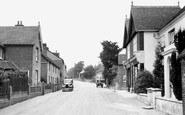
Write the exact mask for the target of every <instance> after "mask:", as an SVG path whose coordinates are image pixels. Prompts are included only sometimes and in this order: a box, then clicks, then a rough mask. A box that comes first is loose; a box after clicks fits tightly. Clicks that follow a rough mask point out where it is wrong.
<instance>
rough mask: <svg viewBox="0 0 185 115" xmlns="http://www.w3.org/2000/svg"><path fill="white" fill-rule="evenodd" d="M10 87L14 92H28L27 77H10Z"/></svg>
mask: <svg viewBox="0 0 185 115" xmlns="http://www.w3.org/2000/svg"><path fill="white" fill-rule="evenodd" d="M10 85H11V86H12V91H13V92H16V91H28V78H27V77H14V76H11V77H10Z"/></svg>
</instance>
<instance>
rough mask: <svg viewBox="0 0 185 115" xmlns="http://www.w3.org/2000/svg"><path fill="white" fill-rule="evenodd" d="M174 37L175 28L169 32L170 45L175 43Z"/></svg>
mask: <svg viewBox="0 0 185 115" xmlns="http://www.w3.org/2000/svg"><path fill="white" fill-rule="evenodd" d="M174 36H175V28H173V29H172V30H170V31H169V32H168V41H169V45H171V44H173V43H174Z"/></svg>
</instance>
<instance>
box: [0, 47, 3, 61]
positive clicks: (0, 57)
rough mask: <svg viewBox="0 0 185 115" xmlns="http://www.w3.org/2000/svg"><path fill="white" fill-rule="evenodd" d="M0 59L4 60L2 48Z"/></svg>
mask: <svg viewBox="0 0 185 115" xmlns="http://www.w3.org/2000/svg"><path fill="white" fill-rule="evenodd" d="M0 59H3V49H2V48H1V47H0Z"/></svg>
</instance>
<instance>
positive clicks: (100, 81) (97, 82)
mask: <svg viewBox="0 0 185 115" xmlns="http://www.w3.org/2000/svg"><path fill="white" fill-rule="evenodd" d="M98 86H101V87H102V88H103V80H96V87H98Z"/></svg>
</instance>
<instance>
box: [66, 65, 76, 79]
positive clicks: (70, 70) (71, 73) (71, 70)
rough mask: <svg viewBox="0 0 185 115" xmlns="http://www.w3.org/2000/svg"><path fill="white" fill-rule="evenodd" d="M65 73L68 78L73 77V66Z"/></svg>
mask: <svg viewBox="0 0 185 115" xmlns="http://www.w3.org/2000/svg"><path fill="white" fill-rule="evenodd" d="M67 75H68V76H69V77H70V78H74V67H72V68H70V69H69V70H68V72H67Z"/></svg>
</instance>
